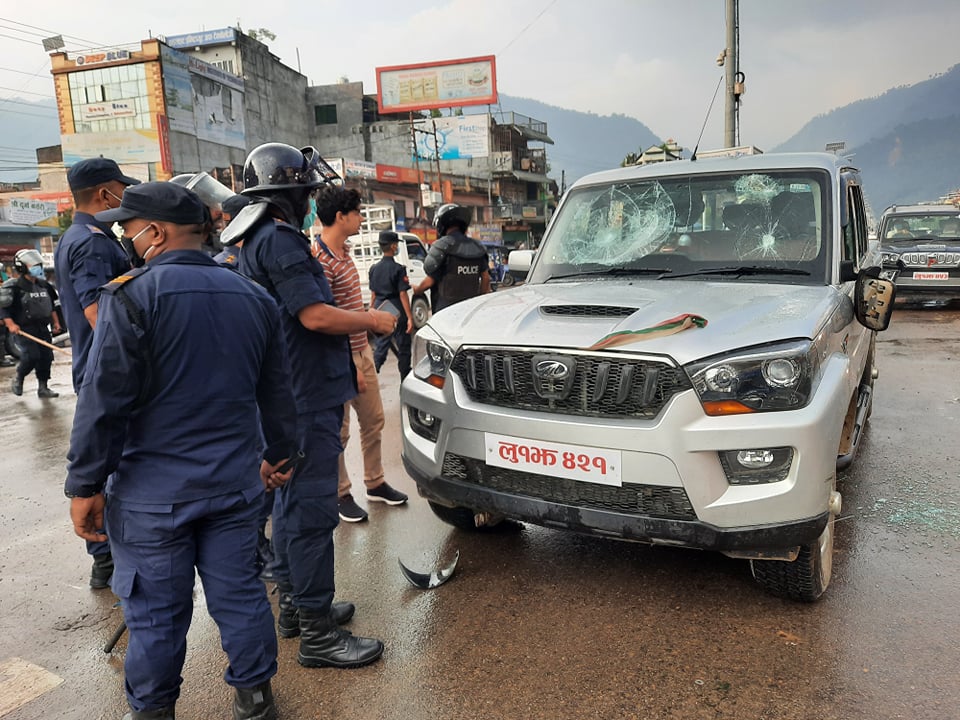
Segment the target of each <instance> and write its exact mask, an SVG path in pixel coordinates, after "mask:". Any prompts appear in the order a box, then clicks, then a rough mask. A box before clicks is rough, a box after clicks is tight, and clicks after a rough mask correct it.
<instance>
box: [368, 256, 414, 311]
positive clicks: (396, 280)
mask: <svg viewBox="0 0 960 720" xmlns="http://www.w3.org/2000/svg"><path fill="white" fill-rule="evenodd" d="M369 278H370V292H372V293H373V294H374V295H376V296H377V302H378V303H379V302H380V301H381V300H399V298H400V293H403V292H406V291H407V290H409V289H410V280H409V278H407V269H406V268H405V267H404V266H403V265H401V264H400V263H398V262H397V261H396V259H395V258H394V257H393V256H392V255H390V256H387V255H384V256H383V258H381V259H380V260H379V261H378V262H377V263H376V264H375V265H373V267H371V268H370V273H369ZM396 305H397V307H400V309H401V310H402V309H403V308H402V306H401V305H400V303H396Z"/></svg>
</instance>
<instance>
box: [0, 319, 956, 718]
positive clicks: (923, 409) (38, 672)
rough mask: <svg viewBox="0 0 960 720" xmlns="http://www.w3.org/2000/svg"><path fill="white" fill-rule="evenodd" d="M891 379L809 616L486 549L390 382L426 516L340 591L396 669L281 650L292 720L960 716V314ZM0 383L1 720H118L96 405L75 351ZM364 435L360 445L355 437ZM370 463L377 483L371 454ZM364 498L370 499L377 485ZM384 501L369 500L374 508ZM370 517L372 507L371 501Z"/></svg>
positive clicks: (540, 551) (746, 594)
mask: <svg viewBox="0 0 960 720" xmlns="http://www.w3.org/2000/svg"><path fill="white" fill-rule="evenodd" d="M878 348H879V351H878V353H879V354H878V358H879V359H878V363H879V368H880V378H879V380H878V382H877V388H876V393H875V400H874V410H873V416H872V418H871V421H870V424H869V429H868V434H867V437H866V440H865V441H864V445H863V446H862V448H861V454H860V457H859V459H858V461H857V463H856V464H855V465H854V466H853V468H851V469H850V470H849V471H848V472H846V473H845V474H844V475H843V476H842V477H841V484H840V491H841V492H842V493H843V498H844V503H843V514H842V516H841V518H840V521H839V522H838V525H837V535H838V538H837V554H836V557H835V564H834V579H833V583H832V585H831V587H830V589H829V590H828V592H827V594H826V595H825V596H824V598H823V599H822V600H821V601H820V602H818V603H816V604H813V605H799V604H795V603H791V602H787V601H783V600H779V599H776V598H772V597H769V596H767V595H765V594H764V593H763V592H762V591H761V590H760V589H759V588H758V587H757V586H755V585H754V584H753V581H752V580H751V578H750V572H749V568H748V565H747V564H746V563H745V562H742V561H735V560H730V559H727V558H725V557H723V556H720V555H714V554H711V553H703V552H696V551H687V550H677V549H670V548H652V547H647V546H642V545H635V544H627V543H620V542H615V541H610V540H602V539H593V538H585V537H580V536H576V535H572V534H567V533H563V532H560V531H557V530H546V529H542V528H538V527H535V526H528V525H523V526H511V527H507V528H504V529H501V530H499V531H497V532H494V533H491V534H484V535H478V534H468V533H464V532H461V531H457V530H454V529H452V528H450V527H448V526H445V525H444V524H442V523H441V522H440V521H439V520H437V519H435V518H434V516H433V515H432V513H431V512H430V510H429V508H428V507H427V505H426V503H425V502H424V501H423V500H421V499H420V498H417V497H415V489H414V487H413V483H412V482H411V481H410V480H409V479H408V478H407V477H406V475H405V474H404V472H403V469H402V466H401V463H400V460H399V455H400V445H399V434H398V424H399V421H398V416H399V402H398V377H397V375H396V370H395V365H390V367H389V371H388V372H387V371H385V374H384V376H383V377H382V385H383V395H384V399H385V405H386V412H387V418H388V423H387V424H388V430H387V431H386V435H385V444H384V457H385V460H386V465H387V479H388V480H389V482H390V483H391V484H393V485H394V486H396V487H398V488H400V489H402V490H404V491H406V492H408V493H409V494H411V502H410V503H409V505H408V506H406V507H401V508H387V507H384V506H382V505H374V507H371V508H370V522H367V523H363V524H361V525H347V524H342V525H341V527H340V528H338V530H337V535H336V541H337V579H338V596H339V597H341V598H344V599H351V600H354V601H355V602H356V603H357V605H358V611H357V616H356V618H355V619H354V620H353V622H352V623H351V625H350V626H349V627H350V628H351V629H352V630H353V631H354V632H355V633H358V634H372V635H376V636H378V637H381V638H383V640H384V641H385V643H386V647H387V650H386V653H385V655H384V657H383V659H382V660H381V661H380V662H378V663H376V664H375V665H372V666H369V667H367V668H363V669H359V670H350V671H343V670H307V669H304V668H301V667H300V666H299V665H298V664H297V662H296V657H295V656H296V642H297V641H296V640H281V641H280V671H279V675H278V676H277V677H276V678H275V679H274V691H275V693H276V695H277V702H278V706H279V711H280V717H281V718H285V719H287V720H291V719H297V720H300V719H302V718H349V719H350V720H367V719H372V718H396V719H398V720H401V719H402V720H419V719H421V718H441V719H446V718H485V719H487V718H488V719H491V720H496V719H500V718H503V719H507V718H510V719H514V718H578V719H579V718H637V719H647V720H667V719H670V720H673V719H677V720H680V719H681V718H682V719H684V720H700V719H704V720H706V719H708V718H709V719H711V720H713V719H716V718H731V719H733V718H736V719H739V720H747V719H756V720H760V719H764V718H769V719H772V718H777V719H781V718H782V719H797V720H808V719H813V718H816V719H817V720H833V719H836V720H841V719H843V720H847V719H850V718H910V719H914V718H924V719H943V720H952V719H954V718H958V717H960V710H958V708H960V671H958V670H957V668H958V667H960V642H958V638H960V621H958V611H957V599H958V597H960V594H958V589H960V577H958V573H957V571H956V569H957V559H956V558H957V551H958V549H960V443H958V441H957V427H958V420H960V304H954V305H947V306H939V307H922V306H901V307H900V308H898V311H897V313H896V314H895V315H894V321H893V324H892V325H891V328H890V330H889V331H888V332H887V333H885V334H883V335H881V336H880V342H879V344H878ZM11 373H12V370H8V369H3V370H0V409H2V413H0V448H2V452H3V461H2V466H3V472H2V479H0V499H2V502H0V522H2V527H3V529H4V533H3V540H2V541H0V717H2V718H4V720H35V719H40V718H43V719H44V720H46V719H49V718H69V719H70V720H93V719H95V718H109V719H111V720H112V719H114V718H116V719H119V718H120V717H121V716H122V715H123V713H124V712H125V711H126V703H125V700H124V695H123V675H122V658H123V654H124V649H125V640H121V641H120V643H119V644H118V646H117V648H116V650H115V651H114V653H113V654H112V655H105V654H104V653H103V652H102V647H103V645H104V643H105V642H106V641H107V640H108V638H109V637H110V636H111V634H112V633H113V631H114V630H115V629H116V627H117V625H118V623H119V622H120V620H121V616H120V612H119V610H118V609H116V608H115V607H113V603H114V602H115V598H114V597H113V595H112V594H111V593H110V592H109V591H101V592H93V591H91V590H90V589H89V588H88V587H87V579H88V574H89V561H88V559H87V556H86V554H85V552H84V549H83V545H82V543H81V541H80V540H79V539H78V538H76V537H75V536H74V535H73V534H72V530H71V528H70V526H69V523H68V517H67V501H66V500H65V499H64V498H63V495H62V481H63V476H64V455H65V453H66V448H67V442H68V438H69V432H70V426H71V422H72V413H73V406H74V398H73V396H72V393H70V391H69V364H68V361H67V360H66V359H65V356H60V355H58V357H57V362H56V366H55V370H54V382H53V386H54V387H55V388H56V389H58V390H59V391H60V392H61V393H62V396H61V397H60V398H59V399H57V400H52V401H46V402H42V401H40V400H39V399H38V398H37V397H36V396H35V381H34V380H33V379H32V378H30V379H28V381H27V386H26V392H25V394H24V396H23V397H22V398H16V397H14V396H13V395H12V394H11V393H10V391H9V385H8V383H9V377H10V375H11ZM354 440H355V441H356V435H355V439H354ZM348 463H349V466H350V467H351V468H354V469H355V474H356V476H358V477H359V475H360V473H359V463H360V457H359V452H358V450H357V448H356V446H352V447H351V448H350V449H349V450H348ZM357 482H359V481H357ZM361 495H362V492H361ZM361 502H364V501H361ZM456 550H459V551H460V554H461V559H460V564H459V567H458V568H457V572H456V575H455V577H454V578H453V580H451V581H450V582H449V583H448V584H446V585H444V586H443V587H441V588H438V589H436V590H434V591H429V592H421V591H417V590H414V589H413V588H412V587H411V586H409V585H408V584H407V582H406V581H405V580H404V579H403V577H402V576H401V574H400V572H399V570H398V567H397V558H398V556H399V557H402V558H403V559H404V561H405V562H407V564H409V565H411V566H413V567H414V568H418V569H424V570H426V569H429V568H431V567H434V566H436V565H437V564H438V563H442V562H443V561H446V560H449V559H450V558H451V557H452V555H453V553H454V552H455V551H456ZM196 605H197V608H196V611H195V614H194V621H193V626H192V628H191V630H190V635H189V651H188V656H187V663H186V667H185V669H184V684H183V689H182V696H181V699H180V702H179V703H178V706H177V714H178V717H180V718H184V719H187V720H190V719H193V718H198V719H199V718H228V717H230V711H229V702H230V697H231V695H230V691H229V689H228V688H227V687H226V686H225V685H224V683H223V680H222V674H223V670H224V668H225V656H224V654H223V652H222V651H221V650H220V647H219V637H218V634H217V631H216V627H215V626H214V624H213V622H212V621H211V620H210V618H209V616H208V615H207V613H206V610H205V608H204V602H203V590H202V587H200V586H199V585H198V587H197V590H196Z"/></svg>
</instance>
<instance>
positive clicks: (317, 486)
mask: <svg viewBox="0 0 960 720" xmlns="http://www.w3.org/2000/svg"><path fill="white" fill-rule="evenodd" d="M342 424H343V406H342V405H341V406H338V407H334V408H329V409H327V410H321V411H319V412H315V413H309V414H301V415H298V416H297V426H298V429H299V430H300V436H301V437H300V447H302V448H303V451H304V453H306V458H305V459H304V461H303V462H302V463H301V464H300V466H299V467H298V468H297V471H296V472H295V473H294V474H293V477H292V478H291V479H290V481H289V482H288V483H287V484H286V485H284V486H283V487H281V488H280V489H278V490H275V491H274V495H276V496H277V497H276V500H275V504H274V507H273V551H274V554H275V555H276V558H277V561H276V569H275V570H274V576H275V577H276V578H278V579H281V580H282V579H283V578H289V581H290V585H291V586H292V587H293V592H292V593H291V595H292V597H293V603H294V605H296V606H297V607H298V608H307V609H308V610H315V611H318V612H329V610H330V606H331V604H332V603H333V592H334V582H333V567H334V563H333V531H334V530H335V529H336V527H337V523H339V522H340V515H339V510H338V505H337V483H338V482H339V479H340V476H339V468H338V462H339V458H340V453H341V452H342V450H343V446H342V445H341V444H340V426H341V425H342Z"/></svg>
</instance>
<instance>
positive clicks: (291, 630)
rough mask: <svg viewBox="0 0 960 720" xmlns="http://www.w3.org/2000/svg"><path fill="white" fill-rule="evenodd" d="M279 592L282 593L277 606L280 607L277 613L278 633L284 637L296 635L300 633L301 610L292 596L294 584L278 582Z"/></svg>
mask: <svg viewBox="0 0 960 720" xmlns="http://www.w3.org/2000/svg"><path fill="white" fill-rule="evenodd" d="M277 592H278V593H280V597H279V598H278V599H277V606H278V607H279V609H280V612H279V613H277V634H278V635H279V636H280V637H283V638H292V637H296V636H297V635H299V634H300V611H299V610H297V606H296V605H294V604H293V598H292V597H291V596H290V593H291V592H293V586H292V585H290V583H286V582H278V583H277Z"/></svg>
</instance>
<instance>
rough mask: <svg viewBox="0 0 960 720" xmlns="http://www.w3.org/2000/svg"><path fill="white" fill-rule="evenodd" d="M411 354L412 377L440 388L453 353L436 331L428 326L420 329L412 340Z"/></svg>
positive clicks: (448, 370)
mask: <svg viewBox="0 0 960 720" xmlns="http://www.w3.org/2000/svg"><path fill="white" fill-rule="evenodd" d="M411 354H412V358H411V359H412V361H413V375H414V377H416V378H419V379H420V380H423V381H424V382H428V383H430V384H431V385H433V386H434V387H438V388H442V387H443V385H444V383H445V382H446V380H447V373H449V372H450V363H452V362H453V351H452V350H451V349H450V348H449V347H447V344H446V343H445V342H443V339H442V338H441V337H440V336H439V335H438V334H437V332H436V330H434V329H433V328H431V327H430V326H429V325H426V326H424V327H422V328H420V329H419V330H418V331H417V334H416V335H415V336H414V338H413V349H412V351H411Z"/></svg>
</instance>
